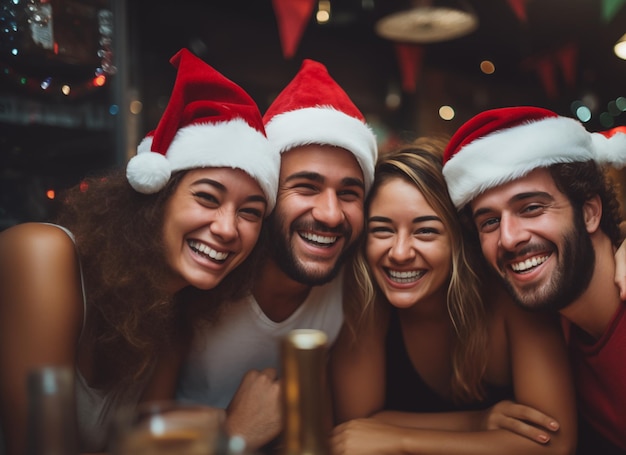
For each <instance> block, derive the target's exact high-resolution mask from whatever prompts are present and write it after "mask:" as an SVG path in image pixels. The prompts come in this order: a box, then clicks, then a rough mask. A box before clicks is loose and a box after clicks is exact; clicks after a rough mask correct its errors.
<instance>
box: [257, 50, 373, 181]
mask: <svg viewBox="0 0 626 455" xmlns="http://www.w3.org/2000/svg"><path fill="white" fill-rule="evenodd" d="M263 122H264V123H265V130H266V132H267V137H268V139H269V140H270V141H271V142H272V144H273V145H274V146H275V147H277V148H278V149H279V150H280V153H284V152H286V151H289V150H291V149H292V148H294V147H298V146H303V145H308V144H323V145H333V146H336V147H341V148H344V149H346V150H348V151H350V152H352V154H353V155H354V156H355V157H356V159H357V161H358V163H359V165H360V166H361V170H362V171H363V177H364V183H365V190H366V192H367V191H368V190H369V188H370V187H371V186H372V182H373V180H374V166H375V164H376V159H377V156H378V146H377V143H376V136H375V135H374V133H373V132H372V130H371V129H370V127H369V126H368V125H367V123H366V122H365V117H364V116H363V114H362V113H361V112H360V111H359V109H358V108H357V107H356V106H355V105H354V103H353V102H352V100H350V98H349V97H348V95H347V94H346V92H345V91H344V90H343V89H342V88H341V87H340V86H339V84H337V82H336V81H335V80H334V79H333V78H332V77H331V76H330V75H329V74H328V70H327V69H326V67H325V66H324V65H323V64H321V63H319V62H316V61H314V60H310V59H305V60H304V61H303V62H302V65H301V67H300V70H299V71H298V73H297V74H296V76H295V77H294V78H293V80H292V81H291V82H290V83H289V84H287V86H286V87H285V88H284V89H283V90H282V91H281V92H280V93H279V94H278V96H277V97H276V99H275V100H274V102H273V103H272V104H271V105H270V107H269V108H268V109H267V111H266V112H265V115H264V116H263Z"/></svg>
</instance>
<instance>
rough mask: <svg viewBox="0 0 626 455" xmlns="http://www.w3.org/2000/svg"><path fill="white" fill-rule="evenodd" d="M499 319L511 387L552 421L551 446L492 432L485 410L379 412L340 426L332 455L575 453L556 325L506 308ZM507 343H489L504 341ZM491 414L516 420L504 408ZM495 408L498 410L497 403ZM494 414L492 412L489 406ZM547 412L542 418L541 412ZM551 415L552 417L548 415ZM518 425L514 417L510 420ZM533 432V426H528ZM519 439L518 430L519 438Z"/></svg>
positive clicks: (545, 419) (569, 391)
mask: <svg viewBox="0 0 626 455" xmlns="http://www.w3.org/2000/svg"><path fill="white" fill-rule="evenodd" d="M505 309H506V313H505V314H504V317H505V318H506V319H505V328H506V338H507V339H508V344H509V350H508V351H509V353H510V362H511V369H512V371H513V373H512V374H513V378H512V379H513V383H514V387H515V393H516V398H517V400H518V403H520V404H523V405H525V406H524V408H523V411H522V414H523V413H524V412H527V411H530V412H533V411H535V412H536V411H539V414H535V416H534V417H532V419H537V420H536V421H539V422H545V423H544V425H545V424H547V422H549V421H552V420H556V421H557V422H558V423H559V425H560V428H559V429H558V430H557V431H554V432H550V433H549V434H550V440H549V441H548V442H546V443H544V444H538V443H537V442H534V441H533V440H531V439H529V436H528V435H520V434H517V433H516V432H513V431H509V430H507V429H503V428H502V426H498V429H490V426H489V425H490V424H489V423H488V421H487V420H486V416H488V415H489V413H490V412H492V411H493V409H492V410H491V411H486V412H458V413H441V414H426V413H415V414H410V413H398V412H392V411H384V412H381V413H379V414H376V416H375V417H374V418H370V419H357V420H352V421H349V422H346V423H343V424H341V425H339V426H337V427H336V428H335V430H334V432H333V436H332V439H331V442H332V446H333V451H334V453H336V454H343V453H346V454H348V453H350V454H353V455H354V454H370V453H371V454H374V453H416V454H418V453H419V454H439V453H446V454H501V453H507V454H532V453H546V454H548V453H558V454H567V453H574V450H575V443H576V413H575V403H574V394H573V386H572V383H571V378H570V373H569V365H568V361H567V354H566V351H565V347H564V343H563V339H562V336H561V334H560V331H559V326H558V324H556V323H555V321H554V320H551V319H549V318H547V317H544V316H542V315H539V314H533V313H528V312H524V311H523V310H521V309H517V308H516V307H513V306H512V304H511V303H510V302H507V303H506V307H505ZM507 339H497V340H496V339H492V340H490V342H496V343H507ZM505 405H506V407H505V410H504V411H502V410H497V409H496V410H495V411H493V412H496V413H500V414H501V415H502V414H503V413H512V414H513V415H520V414H519V413H518V412H519V410H518V409H517V408H516V409H515V410H511V409H512V408H511V406H515V403H505ZM496 406H498V405H496ZM494 408H495V407H494ZM544 413H545V414H544ZM548 416H551V417H548ZM513 420H514V421H517V422H520V420H519V418H513ZM531 428H532V427H531ZM522 433H523V432H522Z"/></svg>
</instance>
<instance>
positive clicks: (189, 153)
mask: <svg viewBox="0 0 626 455" xmlns="http://www.w3.org/2000/svg"><path fill="white" fill-rule="evenodd" d="M151 144H152V136H147V137H145V138H144V139H143V140H142V142H141V143H140V144H139V147H138V148H137V155H136V156H135V157H133V158H132V159H131V160H130V161H129V163H128V167H127V176H128V181H129V182H130V184H131V185H132V186H133V188H135V190H137V191H140V192H142V193H154V192H156V191H159V190H161V189H162V188H163V187H164V186H165V184H166V183H167V182H168V180H169V174H168V175H167V178H164V177H165V171H164V169H165V167H164V165H167V166H168V167H169V171H170V172H174V171H180V170H185V169H194V168H202V167H230V168H235V169H241V170H243V171H245V172H246V173H247V174H249V175H250V176H251V177H252V178H254V179H255V180H256V181H257V182H258V184H259V186H260V187H261V189H262V190H263V192H264V193H265V196H266V197H267V202H268V210H267V213H269V212H270V211H271V210H272V209H273V208H274V205H275V203H276V193H277V191H278V174H279V170H280V155H279V154H278V152H277V151H276V149H275V147H273V146H272V145H271V144H270V143H269V141H268V140H267V138H266V137H265V136H264V135H263V134H262V133H261V132H259V131H258V130H256V129H254V128H251V127H250V125H248V123H247V122H246V121H245V120H243V119H240V118H236V119H233V120H230V121H227V122H217V123H194V124H191V125H188V126H186V127H183V128H180V129H179V130H178V131H177V132H176V136H175V137H174V139H173V141H172V143H171V144H170V146H169V148H168V149H167V154H166V156H165V157H163V155H161V154H159V153H154V152H151V151H150V147H151ZM153 155H154V156H160V157H162V158H163V160H159V159H158V158H157V159H156V161H159V162H160V164H158V165H155V166H152V165H150V164H151V163H152V162H153V160H152V159H148V157H152V156H153ZM161 161H162V162H161ZM162 165H163V166H162ZM155 169H156V171H155ZM155 174H156V175H155ZM145 189H148V190H149V191H142V190H145Z"/></svg>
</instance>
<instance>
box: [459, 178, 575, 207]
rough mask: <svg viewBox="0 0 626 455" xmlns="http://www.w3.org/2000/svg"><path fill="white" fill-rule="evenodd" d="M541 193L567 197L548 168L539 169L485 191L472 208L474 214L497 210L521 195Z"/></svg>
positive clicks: (472, 203) (476, 198)
mask: <svg viewBox="0 0 626 455" xmlns="http://www.w3.org/2000/svg"><path fill="white" fill-rule="evenodd" d="M539 192H541V193H545V194H549V195H551V196H552V197H553V198H555V199H557V198H560V197H565V195H564V194H563V193H562V192H561V191H560V190H559V189H558V188H557V186H556V183H555V182H554V179H553V178H552V175H551V174H550V171H549V170H548V169H547V168H539V169H535V170H533V171H531V172H530V173H528V174H526V175H525V176H523V177H519V178H517V179H515V180H512V181H510V182H506V183H503V184H502V185H499V186H496V187H493V188H490V189H488V190H486V191H484V192H483V193H482V194H480V195H478V196H476V197H475V198H474V200H473V201H472V202H471V203H470V206H471V208H472V211H473V212H475V211H476V210H478V209H481V208H485V207H492V208H495V207H498V206H502V205H506V204H509V203H511V202H512V201H514V200H515V197H516V196H518V195H520V194H526V193H539Z"/></svg>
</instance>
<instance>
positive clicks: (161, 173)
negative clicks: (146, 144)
mask: <svg viewBox="0 0 626 455" xmlns="http://www.w3.org/2000/svg"><path fill="white" fill-rule="evenodd" d="M171 175H172V167H171V166H170V162H169V161H168V160H167V158H165V156H163V155H161V154H160V153H155V152H146V153H140V154H138V155H135V156H133V157H132V158H131V159H130V161H129V162H128V164H127V165H126V178H127V179H128V182H129V183H130V185H131V186H132V187H133V189H134V190H135V191H138V192H139V193H143V194H153V193H156V192H158V191H161V190H162V189H163V187H165V185H167V182H169V180H170V177H171Z"/></svg>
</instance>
